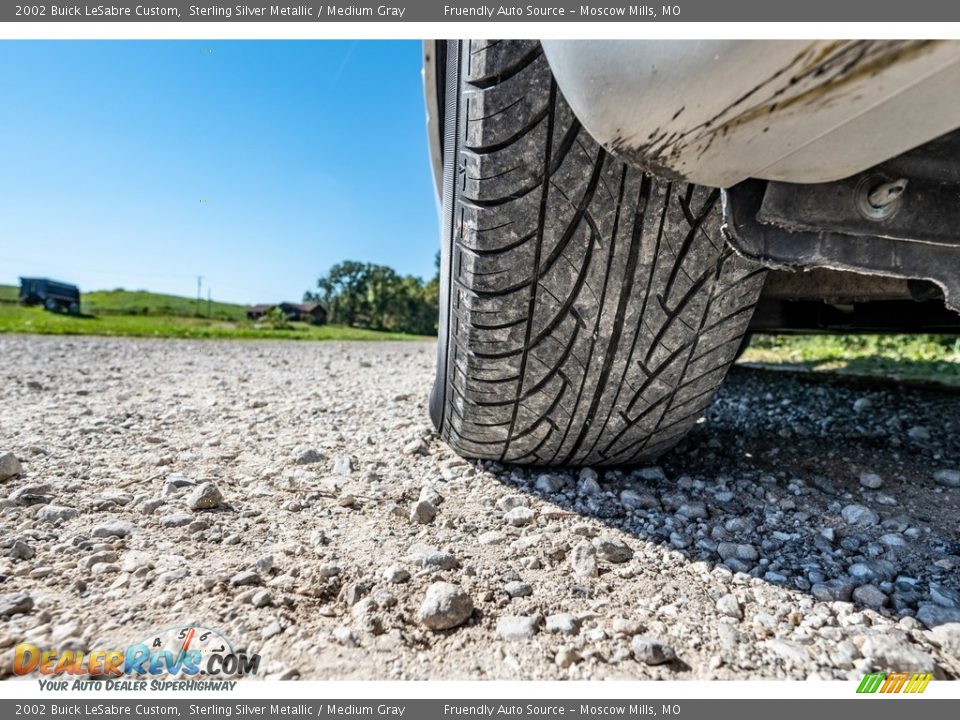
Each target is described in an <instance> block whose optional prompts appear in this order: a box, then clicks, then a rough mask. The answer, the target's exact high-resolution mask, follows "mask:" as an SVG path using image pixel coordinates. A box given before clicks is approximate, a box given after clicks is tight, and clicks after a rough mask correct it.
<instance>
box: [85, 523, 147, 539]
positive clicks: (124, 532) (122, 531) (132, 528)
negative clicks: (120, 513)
mask: <svg viewBox="0 0 960 720" xmlns="http://www.w3.org/2000/svg"><path fill="white" fill-rule="evenodd" d="M136 530H137V526H136V525H134V524H133V523H130V522H127V521H126V520H113V521H111V522H108V523H103V524H102V525H97V526H96V527H94V528H93V531H92V532H91V535H93V537H98V538H108V537H118V538H125V537H128V536H129V535H131V534H132V533H134V532H136Z"/></svg>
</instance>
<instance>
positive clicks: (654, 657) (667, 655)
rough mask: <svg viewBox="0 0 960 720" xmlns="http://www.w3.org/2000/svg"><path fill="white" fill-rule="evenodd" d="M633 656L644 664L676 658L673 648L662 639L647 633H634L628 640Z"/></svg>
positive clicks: (656, 663) (661, 663)
mask: <svg viewBox="0 0 960 720" xmlns="http://www.w3.org/2000/svg"><path fill="white" fill-rule="evenodd" d="M630 648H631V649H632V650H633V656H634V658H636V659H637V661H638V662H642V663H645V664H646V665H663V664H664V663H668V662H671V661H673V660H675V659H676V657H677V654H676V652H674V650H673V648H672V647H670V645H668V644H667V643H665V642H663V641H662V640H660V639H658V638H655V637H651V636H649V635H636V636H634V638H633V640H632V641H631V642H630Z"/></svg>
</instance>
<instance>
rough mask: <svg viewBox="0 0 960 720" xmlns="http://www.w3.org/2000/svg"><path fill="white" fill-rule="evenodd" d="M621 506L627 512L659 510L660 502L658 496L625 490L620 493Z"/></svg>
mask: <svg viewBox="0 0 960 720" xmlns="http://www.w3.org/2000/svg"><path fill="white" fill-rule="evenodd" d="M620 504H621V505H623V507H625V508H626V509H627V510H659V509H660V501H659V500H658V499H657V497H656V495H652V494H651V493H641V492H637V491H636V490H630V489H627V490H623V491H622V492H621V493H620Z"/></svg>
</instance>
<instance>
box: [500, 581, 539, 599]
mask: <svg viewBox="0 0 960 720" xmlns="http://www.w3.org/2000/svg"><path fill="white" fill-rule="evenodd" d="M503 589H504V592H506V593H507V595H509V596H510V597H512V598H522V597H529V596H530V595H533V588H532V587H531V586H530V585H529V584H528V583H525V582H523V581H522V580H513V581H512V582H508V583H507V584H506V585H504V586H503Z"/></svg>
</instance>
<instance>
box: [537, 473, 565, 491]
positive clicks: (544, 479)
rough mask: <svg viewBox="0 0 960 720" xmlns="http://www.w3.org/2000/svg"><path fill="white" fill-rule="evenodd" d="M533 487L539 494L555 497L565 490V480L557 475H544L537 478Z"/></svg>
mask: <svg viewBox="0 0 960 720" xmlns="http://www.w3.org/2000/svg"><path fill="white" fill-rule="evenodd" d="M533 487H534V489H536V490H537V492H542V493H544V494H546V495H553V494H554V493H557V492H559V491H560V490H561V489H562V488H563V480H561V479H560V478H559V477H557V476H556V475H550V474H548V473H542V474H540V475H538V476H537V479H536V482H534V484H533Z"/></svg>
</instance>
